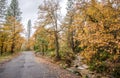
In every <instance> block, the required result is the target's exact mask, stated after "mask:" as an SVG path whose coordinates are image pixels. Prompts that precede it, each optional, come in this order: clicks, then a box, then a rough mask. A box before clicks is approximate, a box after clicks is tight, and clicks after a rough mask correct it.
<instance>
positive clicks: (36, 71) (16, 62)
mask: <svg viewBox="0 0 120 78" xmlns="http://www.w3.org/2000/svg"><path fill="white" fill-rule="evenodd" d="M0 78H59V77H58V76H57V72H53V71H52V70H50V69H48V67H47V65H44V64H42V63H37V62H36V61H35V57H34V53H33V52H23V53H21V55H20V56H19V57H17V58H15V59H13V60H12V61H10V62H8V63H6V64H4V65H3V66H1V67H0Z"/></svg>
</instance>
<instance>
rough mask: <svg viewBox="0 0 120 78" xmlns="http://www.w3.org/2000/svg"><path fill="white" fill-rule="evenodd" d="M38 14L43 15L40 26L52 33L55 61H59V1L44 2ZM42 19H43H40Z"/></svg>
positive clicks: (49, 0)
mask: <svg viewBox="0 0 120 78" xmlns="http://www.w3.org/2000/svg"><path fill="white" fill-rule="evenodd" d="M39 10H40V13H42V14H43V15H42V16H40V18H39V20H40V22H41V24H42V26H46V27H48V28H49V29H52V31H54V40H55V52H56V59H60V54H59V37H58V34H59V32H58V31H59V30H58V25H59V21H58V20H59V19H58V18H59V14H58V13H59V10H60V6H59V1H58V0H44V4H41V5H40V7H39ZM41 17H43V18H41Z"/></svg>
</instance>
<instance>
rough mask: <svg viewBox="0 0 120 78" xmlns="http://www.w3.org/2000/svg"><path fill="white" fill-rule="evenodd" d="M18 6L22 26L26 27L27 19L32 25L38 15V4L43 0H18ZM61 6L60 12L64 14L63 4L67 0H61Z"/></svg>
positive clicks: (9, 0)
mask: <svg viewBox="0 0 120 78" xmlns="http://www.w3.org/2000/svg"><path fill="white" fill-rule="evenodd" d="M18 1H19V7H20V9H21V11H22V23H23V25H24V28H26V27H27V22H28V20H29V19H31V21H32V26H34V23H35V21H36V20H37V17H38V14H37V13H38V6H39V5H40V4H41V3H42V1H43V0H18ZM61 1H62V2H61V6H62V11H61V12H62V14H63V15H64V14H65V12H66V11H65V7H66V6H65V4H66V1H67V0H61ZM10 2H11V0H8V4H10Z"/></svg>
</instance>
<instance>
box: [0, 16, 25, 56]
mask: <svg viewBox="0 0 120 78" xmlns="http://www.w3.org/2000/svg"><path fill="white" fill-rule="evenodd" d="M22 31H23V28H22V25H21V24H20V23H19V22H18V21H16V20H15V19H14V17H7V21H6V22H5V23H4V24H3V27H2V30H1V34H0V46H1V49H0V50H1V51H0V52H1V55H3V54H9V53H11V47H12V46H13V45H12V44H13V42H14V46H15V47H14V51H19V50H21V46H22V43H23V42H24V38H23V37H22V36H21V34H20V33H21V32H22Z"/></svg>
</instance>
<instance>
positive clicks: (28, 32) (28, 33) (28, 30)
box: [27, 20, 32, 40]
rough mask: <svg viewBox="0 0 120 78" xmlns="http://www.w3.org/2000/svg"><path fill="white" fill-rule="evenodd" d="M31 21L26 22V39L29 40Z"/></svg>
mask: <svg viewBox="0 0 120 78" xmlns="http://www.w3.org/2000/svg"><path fill="white" fill-rule="evenodd" d="M31 26H32V25H31V20H29V21H28V25H27V39H28V40H29V39H30V36H31Z"/></svg>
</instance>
